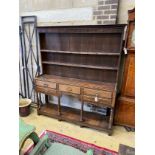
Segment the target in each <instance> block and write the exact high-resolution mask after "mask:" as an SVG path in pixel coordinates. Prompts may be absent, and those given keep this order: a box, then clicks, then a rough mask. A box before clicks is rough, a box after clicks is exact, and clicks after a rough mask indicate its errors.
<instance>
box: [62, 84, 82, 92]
mask: <svg viewBox="0 0 155 155" xmlns="http://www.w3.org/2000/svg"><path fill="white" fill-rule="evenodd" d="M59 91H63V92H68V93H73V94H80V87H76V86H70V85H62V84H60V85H59Z"/></svg>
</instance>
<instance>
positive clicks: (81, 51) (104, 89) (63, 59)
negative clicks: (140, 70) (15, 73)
mask: <svg viewBox="0 0 155 155" xmlns="http://www.w3.org/2000/svg"><path fill="white" fill-rule="evenodd" d="M123 34H124V25H104V26H103V25H92V26H57V27H56V26H55V27H38V35H39V40H40V54H41V64H42V74H41V75H39V76H37V77H36V78H35V90H36V93H37V102H38V114H42V115H46V116H50V117H53V118H57V119H59V120H65V121H68V122H73V123H76V124H79V125H80V126H86V127H90V128H94V129H98V130H102V131H106V132H107V133H108V134H109V135H111V134H112V125H113V117H114V108H115V99H116V95H117V93H118V92H117V90H118V89H117V88H118V81H119V72H120V62H121V51H122V40H123V39H122V38H123ZM41 94H44V95H45V101H46V103H45V104H43V103H42V101H41V100H42V99H41ZM64 94H65V95H70V96H74V97H76V98H78V99H79V100H80V103H81V105H80V109H76V108H72V107H66V106H63V105H62V104H61V97H62V95H64ZM48 96H56V97H57V98H58V102H57V104H52V103H49V101H48V99H49V98H48ZM87 103H89V104H92V105H94V106H98V107H101V108H104V107H107V108H108V109H109V111H110V114H109V115H107V116H102V115H101V114H98V113H93V112H88V111H85V109H84V105H85V104H87Z"/></svg>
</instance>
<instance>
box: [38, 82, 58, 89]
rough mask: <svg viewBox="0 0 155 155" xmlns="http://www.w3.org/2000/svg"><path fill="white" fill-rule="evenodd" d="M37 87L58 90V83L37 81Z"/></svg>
mask: <svg viewBox="0 0 155 155" xmlns="http://www.w3.org/2000/svg"><path fill="white" fill-rule="evenodd" d="M36 85H37V86H40V87H48V88H52V89H56V83H52V82H46V81H39V80H37V81H36Z"/></svg>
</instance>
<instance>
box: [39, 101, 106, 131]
mask: <svg viewBox="0 0 155 155" xmlns="http://www.w3.org/2000/svg"><path fill="white" fill-rule="evenodd" d="M39 114H43V115H46V116H49V117H53V118H56V119H59V120H65V121H68V122H71V123H75V124H79V125H81V126H86V127H91V128H94V129H98V130H102V131H109V129H108V120H109V116H103V115H100V114H96V113H92V112H85V111H84V112H83V119H84V121H82V122H81V121H80V110H78V109H74V108H69V107H64V106H61V116H59V115H58V107H57V105H55V104H45V105H43V106H42V107H41V109H40V110H39Z"/></svg>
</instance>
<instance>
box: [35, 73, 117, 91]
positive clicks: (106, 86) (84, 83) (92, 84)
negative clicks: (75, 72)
mask: <svg viewBox="0 0 155 155" xmlns="http://www.w3.org/2000/svg"><path fill="white" fill-rule="evenodd" d="M35 79H36V80H41V81H44V80H46V81H49V82H55V83H59V84H68V85H74V86H79V87H85V88H91V89H99V90H107V91H114V89H115V86H116V83H105V82H98V81H89V80H81V79H75V78H68V77H62V76H55V75H47V74H43V75H40V76H38V77H36V78H35Z"/></svg>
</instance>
